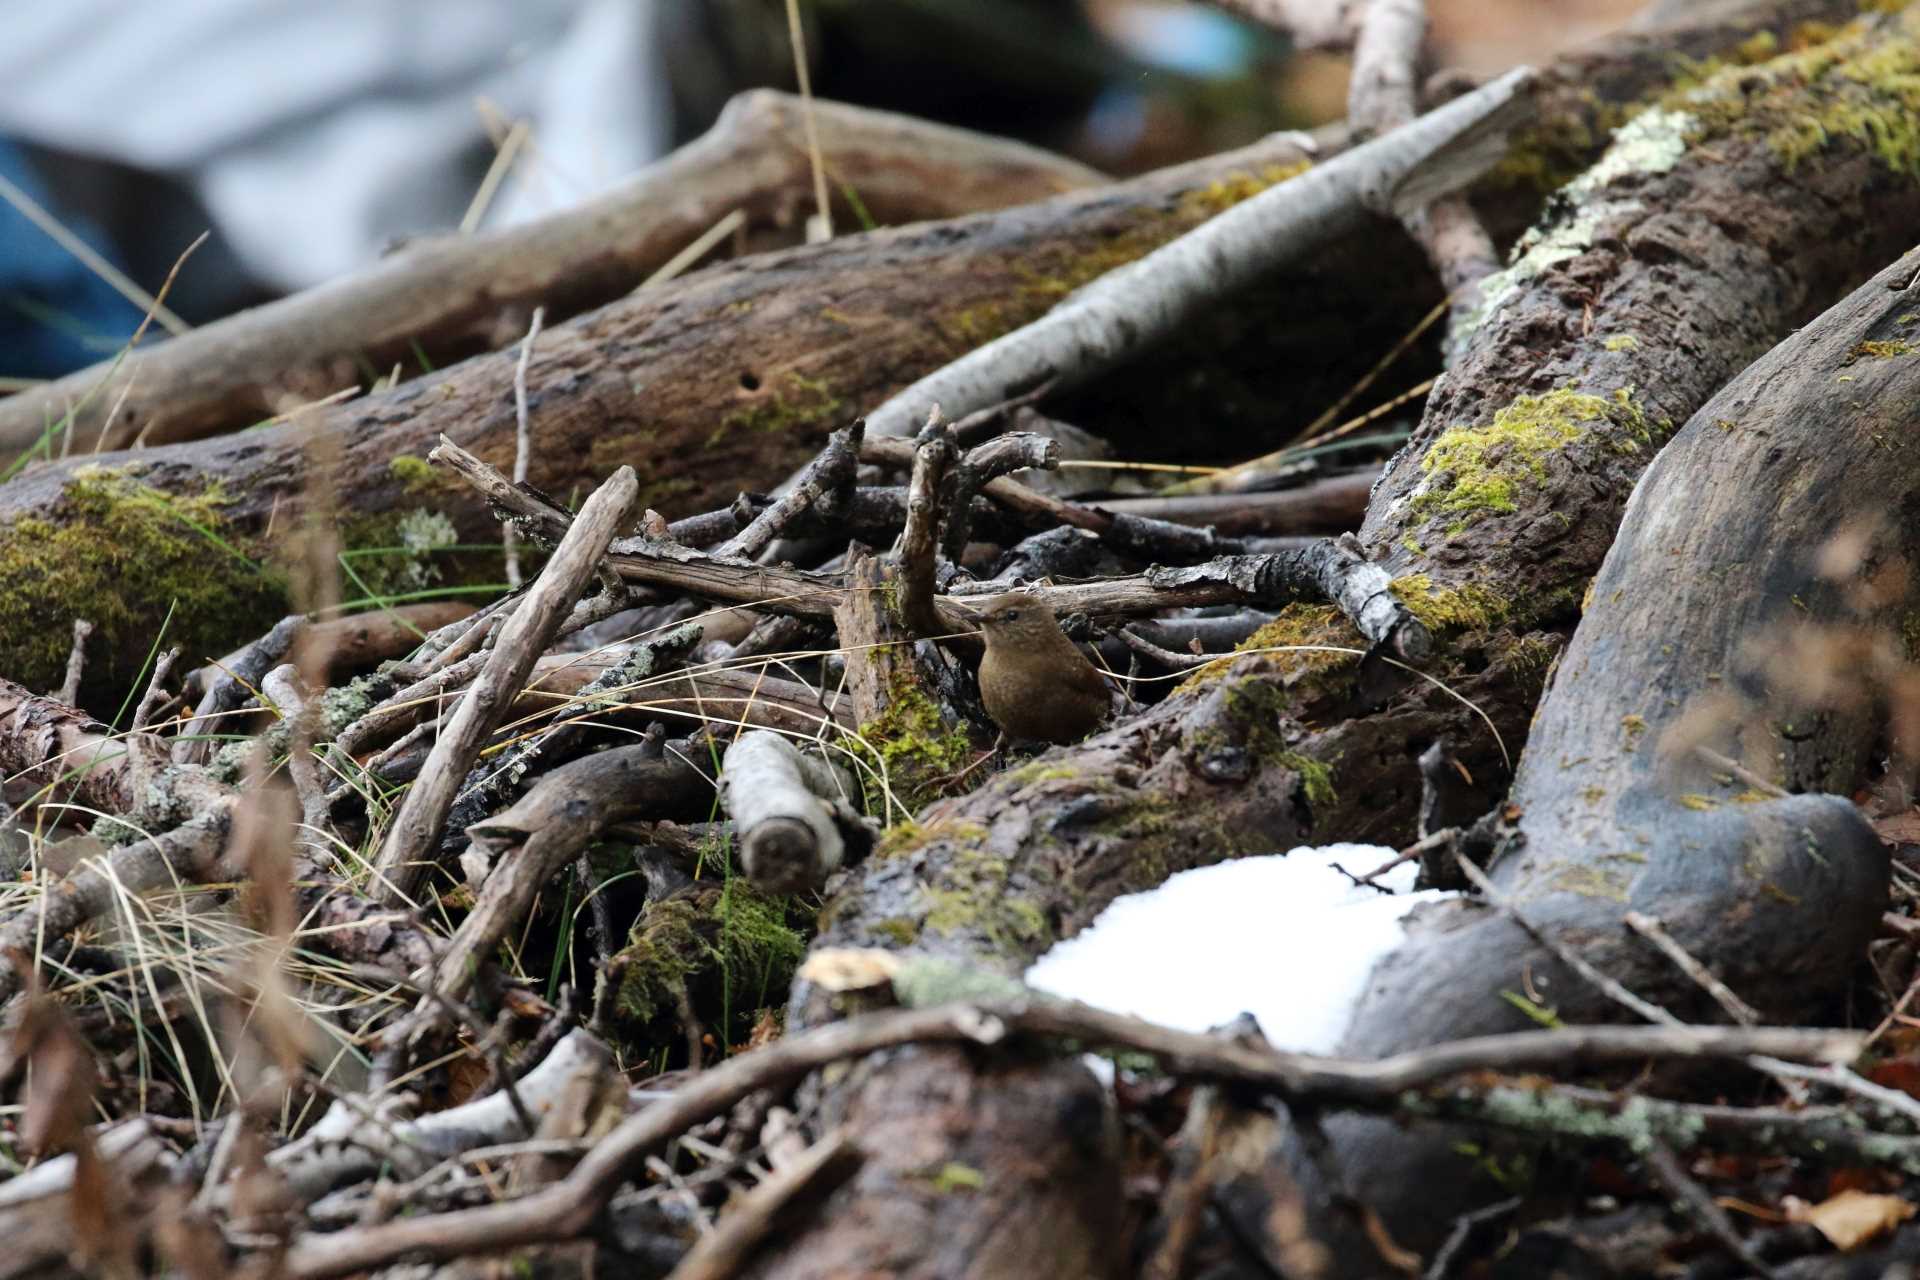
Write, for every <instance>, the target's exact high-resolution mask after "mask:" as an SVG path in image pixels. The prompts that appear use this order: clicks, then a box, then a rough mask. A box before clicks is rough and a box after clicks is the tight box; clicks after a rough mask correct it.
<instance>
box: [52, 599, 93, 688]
mask: <svg viewBox="0 0 1920 1280" xmlns="http://www.w3.org/2000/svg"><path fill="white" fill-rule="evenodd" d="M92 634H93V624H92V623H91V622H88V621H87V620H86V619H85V618H75V619H74V620H73V647H72V648H71V649H69V650H67V678H66V679H65V680H62V681H61V682H60V688H59V690H58V691H56V692H55V693H54V695H53V696H54V698H55V699H56V700H58V701H60V702H65V703H75V702H78V701H80V678H81V677H82V676H83V675H85V674H86V670H87V637H88V636H90V635H92Z"/></svg>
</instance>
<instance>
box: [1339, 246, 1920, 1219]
mask: <svg viewBox="0 0 1920 1280" xmlns="http://www.w3.org/2000/svg"><path fill="white" fill-rule="evenodd" d="M1917 273H1920V251H1915V252H1912V253H1909V254H1907V255H1906V256H1905V257H1903V258H1901V259H1900V260H1899V261H1898V262H1896V263H1895V264H1894V265H1893V266H1891V267H1889V268H1887V269H1886V270H1884V271H1882V272H1881V273H1880V274H1879V275H1878V276H1876V277H1875V278H1874V279H1872V280H1870V281H1868V282H1867V283H1866V284H1864V285H1862V286H1861V287H1860V288H1859V289H1858V290H1857V291H1855V293H1854V294H1853V295H1852V296H1851V297H1849V298H1848V299H1846V300H1845V301H1844V302H1842V303H1840V304H1839V305H1837V306H1836V307H1834V308H1833V309H1832V310H1831V311H1829V312H1828V313H1827V314H1826V315H1824V316H1822V317H1821V318H1820V319H1819V320H1818V321H1817V322H1816V323H1815V324H1813V325H1811V326H1810V327H1808V328H1806V329H1804V330H1802V331H1801V332H1800V333H1798V334H1796V335H1794V336H1793V337H1792V338H1790V339H1788V340H1787V341H1785V342H1782V343H1781V344H1780V345H1779V346H1777V347H1775V348H1774V349H1773V351H1771V352H1770V353H1768V354H1767V355H1766V356H1764V357H1763V358H1762V359H1760V360H1759V361H1757V362H1755V363H1754V364H1753V365H1751V366H1750V367H1749V368H1748V369H1747V370H1746V371H1745V372H1744V373H1742V374H1741V375H1740V376H1739V377H1738V378H1736V379H1734V380H1733V381H1732V382H1730V383H1729V384H1728V385H1727V386H1726V387H1725V388H1724V389H1723V390H1721V392H1720V393H1719V394H1718V395H1716V396H1715V397H1714V398H1713V399H1712V400H1711V401H1710V402H1709V403H1708V404H1706V405H1705V406H1704V407H1703V408H1701V409H1700V411H1699V412H1697V413H1696V414H1694V416H1693V418H1692V420H1691V421H1689V422H1688V423H1687V425H1686V426H1685V427H1684V428H1683V429H1682V430H1681V431H1680V432H1679V434H1678V435H1676V436H1675V438H1674V440H1673V442H1672V443H1671V444H1669V445H1668V446H1667V447H1666V449H1665V450H1663V451H1662V453H1661V454H1660V457H1659V459H1658V460H1657V461H1656V462H1655V463H1654V464H1653V466H1652V468H1651V469H1650V470H1649V471H1648V473H1647V475H1646V476H1645V478H1644V479H1643V480H1642V481H1641V482H1640V485H1639V487H1638V488H1636V489H1635V490H1634V494H1633V499H1632V502H1631V504H1630V505H1629V506H1628V508H1627V515H1626V520H1625V523H1624V524H1623V526H1622V528H1621V530H1620V535H1619V537H1618V538H1617V539H1616V540H1615V542H1614V544H1613V548H1612V550H1611V551H1610V552H1609V553H1608V555H1607V558H1606V561H1605V564H1604V566H1603V567H1602V569H1601V571H1600V574H1599V576H1598V577H1597V578H1595V579H1594V583H1593V591H1592V596H1591V599H1590V602H1589V604H1588V607H1587V609H1586V612H1585V615H1584V616H1583V617H1582V619H1581V622H1580V625H1579V627H1578V628H1577V629H1576V630H1575V632H1574V635H1573V638H1572V640H1571V642H1570V643H1569V645H1568V647H1567V650H1566V652H1565V654H1564V656H1563V657H1562V659H1561V662H1560V664H1559V668H1558V670H1557V672H1556V674H1555V675H1554V678H1553V686H1552V688H1551V690H1550V691H1549V692H1548V694H1547V696H1546V698H1545V699H1544V700H1543V701H1542V703H1541V707H1540V714H1539V716H1538V718H1537V720H1536V722H1535V725H1534V729H1533V732H1532V735H1531V737H1530V739H1529V741H1528V744H1527V750H1526V754H1525V755H1524V756H1523V757H1522V759H1521V762H1520V769H1519V772H1518V774H1517V776H1516V777H1515V779H1514V785H1513V790H1512V793H1511V796H1510V809H1509V812H1517V815H1518V816H1517V823H1518V827H1519V837H1518V839H1517V840H1516V842H1515V843H1514V844H1513V845H1511V846H1509V847H1508V848H1507V849H1506V850H1504V851H1503V852H1501V853H1500V854H1498V855H1497V856H1496V860H1495V861H1494V862H1493V864H1492V866H1491V867H1490V874H1491V878H1492V880H1493V883H1494V884H1495V885H1496V886H1497V888H1498V889H1499V891H1500V892H1501V893H1502V894H1503V895H1504V896H1505V897H1506V898H1507V899H1508V900H1510V901H1512V902H1514V903H1516V904H1520V909H1521V910H1522V911H1524V912H1525V914H1526V916H1527V919H1528V921H1529V922H1530V923H1531V924H1532V925H1533V926H1534V927H1535V928H1537V929H1540V930H1542V931H1544V932H1545V933H1546V934H1547V935H1549V936H1550V937H1552V938H1554V939H1556V940H1558V941H1559V942H1561V943H1562V944H1564V945H1568V946H1571V947H1572V948H1574V949H1575V950H1576V951H1577V952H1578V953H1579V954H1580V955H1581V957H1582V958H1583V959H1585V960H1587V961H1588V962H1589V963H1591V964H1593V965H1595V966H1596V967H1598V968H1599V969H1600V971H1601V972H1603V973H1605V974H1607V975H1608V976H1609V977H1611V978H1614V979H1616V980H1618V981H1620V982H1621V983H1623V984H1624V985H1625V986H1626V987H1627V988H1628V989H1629V990H1631V991H1633V992H1635V993H1636V994H1638V995H1640V996H1642V997H1644V998H1646V999H1649V1000H1652V1001H1654V1002H1655V1003H1658V1004H1660V1005H1662V1006H1664V1007H1666V1008H1667V1009H1669V1010H1671V1011H1673V1012H1674V1013H1676V1014H1678V1015H1680V1016H1682V1017H1687V1018H1689V1019H1694V1018H1700V1019H1713V1018H1716V1017H1717V1016H1719V1015H1718V1014H1717V1011H1716V1010H1715V1009H1714V1008H1713V1006H1712V1002H1711V1001H1710V999H1709V998H1708V996H1707V994H1706V993H1705V992H1703V991H1701V990H1700V988H1699V987H1698V986H1697V985H1696V984H1695V983H1694V982H1693V981H1692V980H1691V979H1690V978H1689V977H1688V976H1687V975H1686V974H1684V973H1682V972H1681V971H1680V970H1679V969H1678V968H1677V967H1676V966H1674V965H1673V964H1672V963H1671V962H1670V961H1668V960H1667V959H1666V958H1665V957H1664V956H1662V955H1661V954H1660V953H1659V952H1658V951H1656V950H1655V949H1654V948H1653V947H1651V946H1649V945H1647V943H1646V942H1645V940H1644V939H1642V938H1640V937H1638V936H1637V935H1636V934H1634V933H1633V932H1631V931H1630V930H1628V929H1627V928H1626V927H1625V926H1624V925H1623V923H1622V917H1623V916H1624V915H1625V914H1626V913H1628V912H1630V911H1638V912H1642V913H1644V914H1648V915H1653V916H1656V917H1658V918H1660V919H1661V920H1662V921H1663V922H1664V923H1665V925H1666V928H1667V930H1668V932H1669V933H1671V934H1672V935H1673V936H1674V937H1675V938H1676V939H1677V940H1678V941H1679V942H1680V944H1681V946H1682V947H1684V948H1685V949H1686V950H1687V952H1688V953H1689V954H1691V955H1692V956H1694V957H1695V958H1696V959H1698V960H1700V961H1701V962H1703V963H1704V964H1705V965H1706V966H1707V968H1708V969H1709V970H1710V971H1712V972H1713V973H1714V974H1715V975H1716V976H1717V977H1719V978H1720V979H1721V980H1722V981H1724V982H1726V983H1727V984H1728V986H1730V987H1731V988H1732V989H1733V990H1734V992H1735V993H1736V994H1738V995H1739V996H1741V997H1742V998H1743V999H1745V1000H1747V1001H1748V1002H1749V1003H1750V1004H1752V1005H1753V1006H1755V1007H1756V1008H1757V1009H1758V1010H1759V1012H1760V1014H1761V1015H1762V1017H1764V1018H1766V1019H1767V1020H1768V1021H1776V1020H1777V1021H1785V1022H1799V1021H1805V1020H1807V1019H1808V1018H1809V1016H1810V1015H1817V1014H1818V1013H1819V1012H1820V1011H1821V1010H1822V1009H1823V1008H1825V1007H1826V1006H1827V1005H1828V1004H1829V1003H1830V1002H1831V1001H1833V1000H1834V999H1835V997H1836V996H1837V995H1838V994H1839V993H1840V992H1841V991H1842V990H1843V989H1844V988H1845V985H1846V983H1847V981H1848V979H1849V978H1850V977H1851V975H1852V973H1853V971H1854V968H1855V966H1856V965H1857V964H1858V963H1859V962H1860V960H1861V959H1862V957H1864V955H1865V954H1866V945H1867V943H1868V942H1869V941H1871V940H1872V939H1873V937H1874V936H1875V935H1876V933H1877V931H1878V928H1879V924H1880V918H1881V914H1882V912H1883V911H1884V910H1885V909H1886V903H1887V875H1888V867H1887V861H1888V857H1887V850H1886V847H1885V846H1884V845H1882V844H1881V842H1880V839H1879V837H1878V836H1876V835H1875V834H1874V832H1873V830H1872V828H1871V827H1870V826H1869V825H1868V824H1867V821H1866V819H1865V818H1864V817H1862V816H1861V814H1860V812H1859V810H1858V809H1856V808H1855V807H1854V804H1853V802H1852V800H1851V799H1850V798H1849V796H1850V795H1851V794H1852V793H1853V792H1854V791H1855V790H1856V789H1859V788H1863V787H1865V786H1867V785H1868V784H1869V783H1870V782H1872V781H1873V780H1874V778H1875V775H1876V773H1877V768H1878V762H1877V760H1876V755H1877V754H1878V753H1877V751H1876V744H1877V743H1879V742H1882V741H1883V740H1884V738H1883V735H1885V734H1887V733H1888V732H1889V728H1888V726H1887V724H1886V723H1885V718H1886V713H1887V708H1888V706H1889V704H1891V705H1892V707H1893V708H1894V711H1895V714H1896V715H1901V714H1904V715H1905V716H1906V717H1908V718H1909V719H1910V718H1911V715H1912V711H1911V710H1910V709H1908V710H1904V711H1903V710H1902V709H1903V708H1910V707H1911V704H1912V701H1913V699H1914V697H1915V693H1914V686H1913V680H1914V677H1913V675H1912V674H1911V672H1912V668H1911V667H1910V665H1909V655H1908V653H1907V644H1906V639H1905V634H1906V633H1907V631H1908V630H1909V626H1908V624H1909V621H1910V620H1911V619H1912V618H1914V617H1915V616H1920V615H1916V613H1915V610H1916V609H1920V579H1916V578H1915V577H1914V576H1913V573H1912V568H1913V566H1915V565H1916V564H1920V524H1917V523H1916V522H1915V521H1913V520H1912V519H1910V518H1908V515H1909V513H1912V512H1913V511H1915V510H1916V509H1920V439H1917V438H1916V437H1915V435H1914V432H1913V430H1912V426H1913V406H1914V404H1915V403H1917V402H1920V346H1916V345H1913V343H1912V342H1910V341H1909V338H1908V337H1907V336H1904V335H1912V336H1913V337H1915V338H1920V287H1916V288H1911V289H1909V288H1906V286H1907V285H1909V284H1911V283H1912V282H1913V280H1914V277H1915V275H1916V274H1917ZM1876 350H1878V351H1884V352H1895V353H1898V354H1890V355H1879V354H1874V352H1875V351H1876ZM1843 495H1844V496H1843ZM1903 731H1904V732H1903ZM1892 732H1893V734H1894V740H1895V747H1896V751H1897V758H1898V761H1899V764H1900V766H1901V770H1902V771H1903V772H1905V773H1906V774H1908V775H1911V772H1912V769H1913V766H1914V764H1915V761H1916V757H1915V755H1914V750H1915V746H1916V744H1915V743H1914V742H1913V741H1912V726H1911V725H1910V724H1900V723H1896V724H1895V725H1894V726H1893V730H1892ZM1703 748H1704V751H1703V750H1702V749H1703ZM1790 793H1791V794H1790ZM1523 975H1524V976H1523ZM1522 989H1527V990H1532V991H1534V992H1537V993H1540V994H1541V995H1542V998H1543V999H1544V1001H1545V1003H1546V1004H1547V1005H1548V1006H1549V1007H1551V1008H1552V1009H1553V1010H1554V1011H1555V1013H1556V1014H1557V1015H1558V1016H1559V1017H1561V1018H1563V1019H1566V1020H1569V1021H1575V1020H1606V1019H1608V1018H1610V1017H1613V1016H1617V1015H1618V1012H1619V1011H1618V1010H1617V1009H1614V1008H1613V1007H1612V1006H1611V1005H1610V1004H1609V1003H1608V1001H1607V998H1606V997H1605V996H1604V995H1603V994H1602V993H1601V992H1599V991H1597V990H1596V989H1594V988H1593V987H1592V986H1591V985H1589V984H1588V983H1586V982H1584V981H1582V980H1581V979H1580V978H1579V977H1578V976H1576V975H1575V974H1574V973H1573V972H1571V971H1570V970H1569V969H1568V968H1567V967H1566V966H1565V965H1563V964H1561V963H1560V962H1559V961H1558V960H1556V959H1555V958H1554V957H1553V956H1552V955H1551V954H1550V953H1549V952H1547V951H1546V950H1545V949H1544V948H1542V947H1541V946H1539V945H1538V944H1537V943H1535V942H1534V941H1533V940H1532V939H1530V938H1529V937H1528V936H1527V935H1526V934H1525V933H1524V932H1522V930H1521V928H1520V926H1519V925H1517V924H1516V923H1515V922H1514V921H1513V919H1512V918H1511V916H1509V915H1508V914H1506V913H1505V912H1502V911H1499V910H1497V909H1494V908H1491V907H1489V906H1487V905H1486V904H1484V903H1483V902H1480V901H1478V900H1462V901H1455V902H1448V903H1443V904H1439V905H1437V906H1435V907H1432V908H1429V909H1427V910H1425V911H1421V912H1418V913H1416V914H1415V916H1414V917H1413V919H1412V921H1411V923H1410V925H1409V927H1408V931H1407V938H1406V939H1405V941H1404V942H1403V943H1402V944H1401V946H1400V947H1399V949H1398V950H1397V951H1395V952H1394V953H1393V954H1392V955H1390V956H1389V957H1387V958H1386V959H1385V960H1383V961H1382V962H1381V963H1380V966H1379V967H1378V968H1377V969H1376V970H1375V972H1374V976H1373V978H1372V980H1371V981H1370V983H1369V986H1368V991H1367V993H1366V995H1365V997H1364V998H1363V1000H1362V1002H1361V1004H1360V1006H1359V1009H1358V1010H1357V1012H1356V1013H1355V1016H1354V1022H1353V1025H1352V1027H1351V1029H1350V1031H1349V1033H1348V1036H1347V1040H1346V1043H1345V1044H1344V1045H1343V1049H1344V1050H1345V1051H1347V1052H1351V1053H1355V1054H1358V1055H1363V1056H1373V1055H1377V1054H1388V1053H1394V1052H1398V1051H1400V1050H1404V1049H1408V1048H1413V1047H1416V1046H1420V1045H1425V1044H1431V1043H1434V1042H1437V1041H1440V1040H1446V1039H1453V1038H1455V1037H1459V1036H1470V1035H1480V1034H1487V1033H1492V1032H1497V1031H1511V1030H1516V1029H1519V1028H1523V1027H1526V1026H1528V1025H1530V1023H1529V1020H1528V1019H1527V1017H1526V1016H1525V1015H1524V1014H1522V1013H1521V1012H1520V1011H1519V1010H1518V1009H1517V1008H1516V1007H1515V1006H1514V1005H1513V1003H1512V1002H1510V1001H1509V1000H1507V999H1505V998H1503V996H1502V992H1503V991H1518V990H1522ZM1332 1132H1333V1133H1334V1134H1335V1135H1336V1138H1339V1137H1345V1138H1347V1139H1349V1142H1348V1144H1347V1145H1348V1155H1347V1157H1346V1160H1345V1162H1344V1172H1345V1174H1346V1176H1347V1177H1348V1178H1349V1179H1350V1181H1351V1182H1352V1184H1353V1185H1358V1186H1366V1187H1368V1188H1370V1190H1371V1193H1372V1195H1373V1196H1374V1197H1375V1199H1374V1203H1375V1205H1376V1207H1378V1208H1380V1209H1381V1210H1382V1211H1383V1212H1385V1213H1386V1214H1387V1216H1388V1220H1389V1222H1390V1223H1391V1224H1393V1226H1394V1228H1395V1231H1396V1235H1397V1237H1398V1238H1399V1239H1401V1240H1402V1241H1403V1242H1404V1243H1410V1244H1414V1245H1415V1246H1416V1247H1426V1246H1427V1245H1428V1244H1430V1243H1431V1242H1432V1241H1433V1239H1434V1238H1435V1237H1436V1235H1437V1234H1443V1233H1444V1232H1445V1231H1446V1230H1447V1228H1448V1226H1449V1224H1450V1222H1451V1221H1452V1219H1453V1216H1454V1215H1455V1214H1457V1213H1459V1212H1463V1211H1465V1210H1466V1209H1468V1208H1470V1207H1472V1199H1473V1197H1474V1196H1476V1195H1477V1196H1478V1197H1479V1198H1480V1199H1481V1200H1482V1201H1485V1200H1491V1199H1497V1198H1499V1196H1501V1195H1503V1194H1505V1192H1503V1191H1501V1190H1500V1189H1498V1188H1497V1187H1494V1186H1493V1185H1492V1184H1491V1182H1487V1183H1485V1184H1484V1185H1475V1180H1474V1179H1473V1178H1471V1177H1470V1176H1468V1175H1469V1174H1470V1173H1471V1170H1470V1167H1469V1166H1468V1165H1467V1164H1466V1163H1464V1162H1459V1163H1458V1164H1457V1167H1456V1169H1455V1170H1454V1173H1455V1175H1456V1176H1452V1177H1441V1178H1438V1179H1436V1178H1435V1177H1434V1176H1433V1174H1434V1171H1435V1169H1436V1168H1437V1167H1439V1166H1441V1165H1444V1164H1445V1163H1446V1162H1447V1161H1448V1160H1449V1159H1450V1157H1449V1156H1448V1154H1447V1152H1446V1150H1445V1148H1448V1147H1450V1145H1451V1143H1450V1142H1448V1141H1447V1140H1445V1139H1443V1138H1437V1137H1433V1136H1419V1135H1408V1134H1406V1133H1404V1132H1399V1131H1395V1130H1393V1129H1392V1128H1391V1127H1390V1126H1386V1125H1383V1124H1380V1123H1378V1122H1370V1121H1364V1120H1359V1119H1350V1120H1344V1121H1342V1122H1340V1123H1339V1124H1338V1125H1336V1126H1335V1127H1334V1128H1333V1129H1332ZM1416 1180H1417V1181H1416ZM1436 1185H1438V1186H1444V1187H1447V1188H1450V1189H1451V1190H1452V1191H1453V1192H1457V1193H1459V1194H1457V1195H1455V1194H1442V1193H1438V1192H1436V1191H1435V1187H1436Z"/></svg>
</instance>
